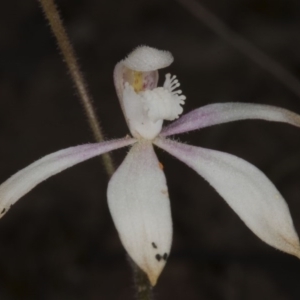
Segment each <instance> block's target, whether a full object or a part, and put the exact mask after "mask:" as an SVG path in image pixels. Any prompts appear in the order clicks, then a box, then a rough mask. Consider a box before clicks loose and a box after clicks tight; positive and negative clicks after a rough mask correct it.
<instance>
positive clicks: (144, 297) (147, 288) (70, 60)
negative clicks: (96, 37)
mask: <svg viewBox="0 0 300 300" xmlns="http://www.w3.org/2000/svg"><path fill="white" fill-rule="evenodd" d="M39 1H40V3H41V6H42V9H43V11H44V13H45V16H46V19H47V20H48V21H49V24H50V27H51V29H52V31H53V33H54V36H55V38H56V40H57V44H58V46H59V49H60V51H61V53H62V55H63V58H64V61H65V62H66V64H67V67H68V69H69V71H70V75H71V77H72V80H73V82H74V84H75V87H76V89H77V92H78V94H79V98H80V100H81V104H82V106H83V108H84V111H85V113H86V115H87V118H88V123H89V126H90V127H91V129H92V132H93V134H94V138H95V139H96V141H97V142H101V141H103V131H102V129H101V126H100V122H99V120H98V118H97V115H96V112H95V109H94V106H93V101H92V98H91V96H90V95H89V92H88V89H87V85H86V83H85V80H84V78H83V75H82V73H81V71H80V68H79V64H78V62H77V59H76V56H75V51H74V49H73V47H72V44H71V42H70V40H69V37H68V35H67V32H66V30H65V28H64V25H63V23H62V20H61V18H60V15H59V12H58V9H57V7H56V5H55V3H54V0H39ZM102 158H103V162H104V166H105V169H106V172H107V174H108V176H111V175H112V174H113V173H114V171H115V168H114V165H113V162H112V158H111V156H110V155H109V154H108V153H106V154H103V155H102ZM131 266H132V269H133V273H134V281H135V287H136V293H137V299H138V300H151V299H153V298H152V287H151V285H150V283H149V280H148V278H147V276H146V275H145V273H144V272H143V271H142V270H140V268H139V267H138V266H137V265H136V264H135V263H134V262H132V263H131Z"/></svg>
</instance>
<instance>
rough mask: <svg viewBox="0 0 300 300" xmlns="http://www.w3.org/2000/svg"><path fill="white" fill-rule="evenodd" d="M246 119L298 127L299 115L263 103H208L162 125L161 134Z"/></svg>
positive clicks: (166, 134)
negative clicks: (168, 123) (166, 124)
mask: <svg viewBox="0 0 300 300" xmlns="http://www.w3.org/2000/svg"><path fill="white" fill-rule="evenodd" d="M246 119H261V120H265V121H274V122H283V123H288V124H291V125H294V126H297V127H300V115H298V114H296V113H294V112H292V111H289V110H287V109H284V108H280V107H276V106H270V105H263V104H251V103H238V102H237V103H234V102H229V103H215V104H209V105H206V106H203V107H200V108H197V109H195V110H192V111H191V112H189V113H187V114H185V115H183V116H182V117H181V118H179V119H178V120H177V121H175V122H173V123H171V124H170V125H168V126H166V127H164V128H163V130H162V132H161V135H162V136H170V135H174V134H179V133H184V132H188V131H192V130H196V129H200V128H205V127H208V126H212V125H217V124H222V123H227V122H232V121H238V120H246Z"/></svg>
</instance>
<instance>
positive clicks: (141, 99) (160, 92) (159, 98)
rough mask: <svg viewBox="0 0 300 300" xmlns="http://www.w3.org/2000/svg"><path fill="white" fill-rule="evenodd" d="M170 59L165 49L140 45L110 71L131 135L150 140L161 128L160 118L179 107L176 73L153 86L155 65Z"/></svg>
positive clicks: (170, 117) (161, 65)
mask: <svg viewBox="0 0 300 300" xmlns="http://www.w3.org/2000/svg"><path fill="white" fill-rule="evenodd" d="M172 62H173V56H172V54H171V53H170V52H168V51H162V50H157V49H154V48H150V47H146V46H142V47H138V48H137V49H135V50H134V51H133V52H131V53H130V54H129V55H128V57H127V58H126V59H124V60H122V61H121V62H119V63H118V64H117V65H116V67H115V71H114V79H115V86H116V89H117V93H118V97H119V99H120V103H121V107H122V109H123V113H124V116H125V119H126V122H127V124H128V127H129V129H130V131H131V134H132V135H133V136H134V137H135V138H144V139H148V140H153V139H154V138H155V137H156V136H157V135H158V134H159V133H160V131H161V129H162V125H163V121H164V120H174V119H176V118H178V117H179V115H180V114H181V113H182V111H183V109H182V107H181V105H183V104H184V100H185V96H183V95H181V91H180V90H176V88H177V87H179V82H178V80H177V79H176V76H173V77H171V75H170V74H168V75H167V76H166V80H165V83H164V86H163V87H157V82H158V71H157V70H158V69H161V68H165V67H167V66H169V65H170V64H171V63H172Z"/></svg>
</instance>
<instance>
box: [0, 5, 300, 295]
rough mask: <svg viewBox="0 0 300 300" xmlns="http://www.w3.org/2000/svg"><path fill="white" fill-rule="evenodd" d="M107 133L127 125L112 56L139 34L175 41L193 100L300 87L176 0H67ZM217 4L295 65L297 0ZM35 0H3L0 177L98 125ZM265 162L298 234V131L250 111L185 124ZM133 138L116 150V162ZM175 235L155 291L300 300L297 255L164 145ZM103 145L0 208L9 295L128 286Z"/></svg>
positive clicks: (1, 279) (234, 23) (205, 140)
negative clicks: (235, 118)
mask: <svg viewBox="0 0 300 300" xmlns="http://www.w3.org/2000/svg"><path fill="white" fill-rule="evenodd" d="M57 3H58V5H59V8H60V10H61V13H62V16H63V19H64V21H65V24H66V26H67V30H68V32H69V34H70V37H71V39H72V41H73V43H74V46H75V48H76V50H77V55H78V57H79V60H80V63H81V66H82V69H83V71H84V74H85V76H86V80H87V82H88V84H89V86H90V91H91V93H92V94H93V96H94V100H95V106H96V107H97V112H98V116H99V117H100V119H101V121H102V125H103V127H104V129H105V132H106V136H107V137H108V138H115V137H122V136H124V135H125V134H127V133H128V130H127V128H126V125H125V122H124V119H123V116H122V113H121V110H120V107H119V103H118V100H117V97H116V94H115V90H114V86H113V81H112V71H113V68H114V65H115V64H116V63H117V62H118V61H119V60H121V59H122V58H123V57H124V56H125V55H126V54H127V53H129V52H130V51H131V50H132V49H133V48H134V47H136V46H138V45H141V44H146V45H150V46H153V47H157V48H160V49H166V50H170V51H171V52H172V53H173V54H174V56H175V63H174V64H173V65H172V66H171V67H170V68H169V70H166V71H165V70H163V71H162V72H161V74H162V75H163V73H165V72H171V73H173V74H176V75H177V76H178V78H179V79H180V82H181V85H182V89H183V91H184V94H185V95H186V96H187V101H186V105H185V111H186V112H187V111H190V110H192V109H194V108H197V107H199V106H202V105H206V104H209V103H213V102H227V101H240V102H252V103H264V104H270V105H277V106H282V107H285V108H287V109H291V110H294V111H296V112H298V113H300V99H299V97H297V96H295V95H294V94H293V93H292V92H291V91H289V90H288V89H287V88H286V87H285V86H284V85H283V84H281V83H280V82H278V81H277V80H276V79H274V78H273V77H272V76H271V75H269V74H268V73H267V72H266V71H264V70H262V69H261V68H260V67H259V66H257V65H256V64H254V63H253V62H251V61H250V60H249V59H248V58H247V57H245V56H244V55H242V54H240V53H239V52H238V51H236V50H235V49H234V48H233V47H232V46H231V45H229V44H227V43H225V42H224V41H223V40H222V39H220V38H219V37H218V36H216V35H215V34H214V33H212V32H211V31H210V30H209V29H207V28H206V27H205V26H203V25H202V23H201V22H199V20H197V19H196V18H194V17H193V16H192V15H191V14H190V13H189V12H187V11H186V10H185V9H184V8H183V7H182V6H180V5H179V4H178V3H177V2H176V1H171V0H169V1H168V0H152V1H145V0H119V1H111V0H100V1H99V0H59V1H57ZM201 3H202V4H204V5H205V6H206V7H207V8H209V9H210V10H211V11H213V12H214V13H215V14H216V15H217V16H218V17H220V18H221V19H222V20H224V21H225V22H226V24H228V26H230V28H232V29H233V30H234V31H236V32H238V33H240V34H241V35H242V36H244V37H246V38H247V39H249V40H250V41H252V42H253V43H254V44H255V45H257V47H259V48H260V49H262V50H263V51H265V52H266V53H268V54H269V55H270V56H271V57H273V58H274V59H275V60H276V61H278V62H279V63H281V64H282V65H283V66H284V67H285V68H286V69H288V70H289V71H290V72H292V73H293V74H294V75H295V76H298V77H300V54H299V53H300V52H299V50H300V43H299V30H300V18H299V15H300V2H299V1H297V0H227V1H222V0H211V1H208V0H203V1H202V2H201ZM72 86H73V85H72V83H71V81H70V78H69V77H68V74H67V71H66V68H65V66H64V64H63V62H62V59H61V57H60V55H59V53H58V51H57V47H56V45H55V41H54V38H53V36H52V34H51V33H50V28H49V26H48V25H47V24H46V22H45V20H44V18H43V15H42V13H41V9H40V7H39V4H38V2H37V1H34V0H27V1H17V0H12V1H8V0H7V1H3V0H2V1H1V10H0V107H1V108H0V143H1V147H0V166H1V168H0V180H1V181H4V180H5V179H6V178H7V177H9V176H10V175H12V174H13V173H15V172H16V171H18V170H19V169H21V168H23V167H25V166H27V165H28V164H29V163H31V162H33V161H34V160H36V159H38V158H40V157H42V156H44V155H46V154H48V153H51V152H53V151H56V150H59V149H62V148H66V147H69V146H72V145H77V144H82V143H86V142H92V141H93V137H92V134H91V132H90V130H89V128H88V125H87V122H86V120H85V116H84V114H83V112H82V109H81V106H80V104H79V101H78V99H77V98H76V93H75V91H74V89H73V87H72ZM180 138H181V140H184V141H187V142H189V143H191V144H194V145H199V146H203V147H207V148H212V149H217V150H221V151H226V152H229V153H232V154H235V155H238V156H240V157H242V158H244V159H246V160H248V161H249V162H251V163H253V164H255V165H256V166H258V167H259V168H260V169H261V170H262V171H263V172H265V173H266V175H267V176H268V177H269V178H270V179H271V180H272V181H273V182H274V183H275V184H276V186H277V187H278V189H279V190H280V192H281V193H282V194H283V196H284V197H285V199H286V200H287V202H288V204H289V207H290V210H291V214H292V217H293V219H294V222H295V227H296V229H297V231H298V232H299V233H300V196H299V193H300V186H299V183H300V131H299V129H297V128H293V127H292V126H289V125H285V124H275V123H268V122H264V121H243V122H238V123H237V122H235V123H229V124H224V125H222V126H215V127H211V128H207V129H203V130H201V131H198V132H193V133H191V134H186V135H184V136H182V137H180ZM126 151H127V150H126V149H124V150H118V151H116V152H114V154H113V155H114V160H115V162H116V165H117V164H119V163H120V162H121V161H122V159H123V157H124V155H125V154H126ZM157 153H158V156H159V158H160V160H161V161H162V162H163V163H164V167H165V172H166V176H167V180H168V184H169V192H170V196H171V205H172V214H173V220H174V242H173V248H172V253H171V256H170V258H169V261H168V264H167V266H166V268H165V270H164V272H163V273H162V275H161V278H160V279H159V282H158V285H157V287H156V288H155V296H156V299H157V300H159V299H173V300H174V299H187V300H196V299H201V300H206V299H207V300H219V299H220V300H254V299H255V300H265V299H272V300H287V299H300V262H299V260H297V259H296V258H294V257H291V256H289V255H287V254H283V253H280V252H279V251H277V250H275V249H273V248H271V247H269V246H268V245H266V244H264V243H263V242H261V241H260V240H259V239H258V238H257V237H256V236H254V234H252V232H251V231H250V230H249V229H248V228H247V227H246V226H245V225H244V224H243V223H242V221H241V220H240V219H239V218H238V216H237V215H236V214H235V213H234V212H233V211H232V210H231V209H230V208H229V207H228V206H227V204H226V203H225V202H224V201H223V199H221V198H220V197H219V196H218V195H217V193H216V192H215V191H214V190H213V189H212V188H211V187H210V186H209V185H208V184H207V183H206V182H205V181H204V180H203V179H202V178H200V177H199V176H198V175H196V174H195V173H194V172H193V171H192V170H191V169H188V168H187V167H186V166H185V165H183V164H182V163H180V162H179V161H176V160H175V159H173V158H172V157H170V156H168V155H167V154H165V153H162V152H161V151H157ZM107 182H108V178H107V175H106V173H105V171H104V169H103V167H102V165H101V161H100V159H99V158H95V159H92V160H91V161H88V162H85V163H82V164H81V165H78V166H76V167H74V168H72V169H69V170H67V171H65V172H63V173H62V174H60V175H57V176H55V177H53V178H51V179H49V180H48V181H47V182H45V183H43V184H41V185H40V186H38V187H37V188H36V189H34V191H32V192H31V193H29V194H28V195H26V196H25V197H24V198H23V199H22V200H21V201H20V202H18V203H17V204H16V205H14V206H13V208H12V209H11V210H10V211H9V212H8V213H7V215H6V216H5V217H4V218H3V219H1V221H0V299H1V300H11V299H33V300H35V299H43V300H54V299H55V300H60V299H64V300H65V299H70V300H73V299H74V300H77V299H90V300H94V299H105V300H110V299H113V300H117V299H122V300H127V299H133V294H134V289H133V281H132V277H131V270H130V267H129V264H128V262H127V260H126V255H125V252H124V250H123V248H122V246H121V243H120V241H119V239H118V236H117V233H116V230H115V228H114V226H113V223H112V220H111V217H110V215H109V211H108V208H107V203H106V188H107Z"/></svg>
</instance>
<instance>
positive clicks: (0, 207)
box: [0, 138, 136, 217]
mask: <svg viewBox="0 0 300 300" xmlns="http://www.w3.org/2000/svg"><path fill="white" fill-rule="evenodd" d="M134 142H136V140H135V139H132V138H123V139H118V140H112V141H108V142H103V143H95V144H85V145H80V146H75V147H70V148H67V149H64V150H60V151H57V152H54V153H52V154H49V155H47V156H45V157H43V158H41V159H39V160H37V161H36V162H34V163H32V164H31V165H29V166H28V167H26V168H24V169H22V170H20V171H19V172H17V173H16V174H15V175H13V176H12V177H10V178H9V179H8V180H6V181H5V182H4V183H2V184H1V185H0V217H2V216H3V215H4V214H5V213H6V212H7V211H8V209H9V208H10V207H11V205H13V204H14V203H15V202H16V201H17V200H19V199H20V198H21V197H22V196H24V195H25V194H27V193H28V192H29V191H30V190H32V189H33V188H34V187H35V186H36V185H38V184H39V183H41V182H42V181H44V180H46V179H47V178H49V177H50V176H52V175H55V174H57V173H59V172H61V171H63V170H65V169H67V168H69V167H72V166H74V165H76V164H78V163H80V162H82V161H85V160H87V159H89V158H92V157H94V156H97V155H100V154H103V153H105V152H109V151H111V150H114V149H118V148H121V147H125V146H128V145H131V144H133V143H134Z"/></svg>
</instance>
